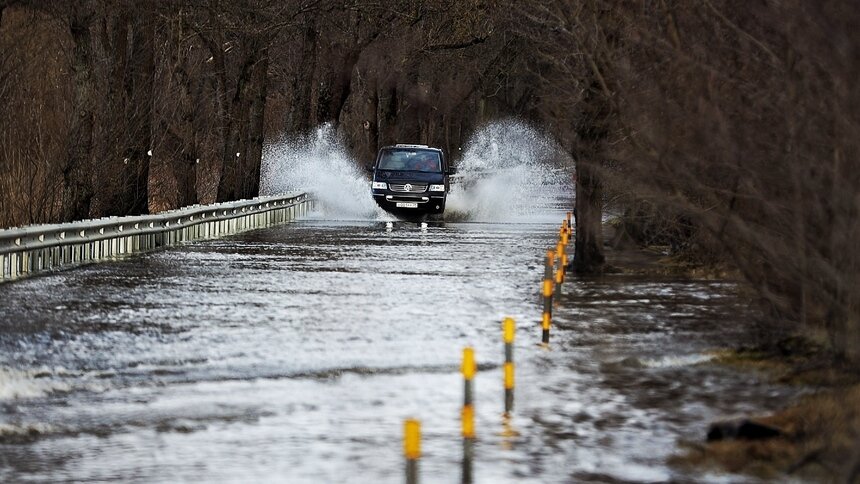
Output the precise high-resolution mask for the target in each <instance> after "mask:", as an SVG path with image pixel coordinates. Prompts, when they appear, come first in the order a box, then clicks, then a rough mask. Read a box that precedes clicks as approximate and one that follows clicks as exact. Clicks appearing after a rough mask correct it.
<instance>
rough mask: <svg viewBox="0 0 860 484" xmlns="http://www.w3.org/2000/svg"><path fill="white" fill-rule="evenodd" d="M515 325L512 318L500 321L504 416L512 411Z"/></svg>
mask: <svg viewBox="0 0 860 484" xmlns="http://www.w3.org/2000/svg"><path fill="white" fill-rule="evenodd" d="M515 333H516V323H515V322H514V319H513V318H505V319H504V320H503V321H502V339H503V340H504V342H505V365H504V367H503V371H504V379H505V415H508V414H510V413H511V411H513V409H514V335H515Z"/></svg>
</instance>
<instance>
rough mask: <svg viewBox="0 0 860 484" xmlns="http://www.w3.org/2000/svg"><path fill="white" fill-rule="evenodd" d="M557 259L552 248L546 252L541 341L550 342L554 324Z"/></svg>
mask: <svg viewBox="0 0 860 484" xmlns="http://www.w3.org/2000/svg"><path fill="white" fill-rule="evenodd" d="M554 261H555V253H554V252H553V251H551V250H549V251H547V253H546V264H545V265H544V273H543V291H542V295H543V318H542V319H541V328H543V332H542V336H541V343H543V344H549V327H550V325H551V324H552V284H553V282H552V266H553V263H554Z"/></svg>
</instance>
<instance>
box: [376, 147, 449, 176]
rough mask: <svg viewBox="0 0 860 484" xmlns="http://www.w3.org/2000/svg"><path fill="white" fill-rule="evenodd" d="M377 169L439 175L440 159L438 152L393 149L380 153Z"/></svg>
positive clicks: (440, 168)
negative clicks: (425, 172) (424, 172)
mask: <svg viewBox="0 0 860 484" xmlns="http://www.w3.org/2000/svg"><path fill="white" fill-rule="evenodd" d="M377 169H380V170H402V171H427V172H434V173H439V172H441V171H442V159H441V157H440V156H439V152H438V151H430V150H415V149H408V148H407V149H403V148H395V149H390V150H383V151H382V155H380V157H379V165H378V166H377Z"/></svg>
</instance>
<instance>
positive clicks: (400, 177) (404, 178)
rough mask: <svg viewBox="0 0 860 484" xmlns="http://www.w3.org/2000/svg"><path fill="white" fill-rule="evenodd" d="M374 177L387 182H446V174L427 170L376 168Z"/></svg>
mask: <svg viewBox="0 0 860 484" xmlns="http://www.w3.org/2000/svg"><path fill="white" fill-rule="evenodd" d="M374 179H375V180H377V181H386V182H425V183H444V182H445V174H444V173H432V172H426V171H393V170H376V176H375V178H374Z"/></svg>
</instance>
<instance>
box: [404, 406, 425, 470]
mask: <svg viewBox="0 0 860 484" xmlns="http://www.w3.org/2000/svg"><path fill="white" fill-rule="evenodd" d="M403 454H404V455H405V456H406V483H407V484H417V483H418V459H420V458H421V422H419V421H418V420H415V419H407V420H405V421H404V422H403Z"/></svg>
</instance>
